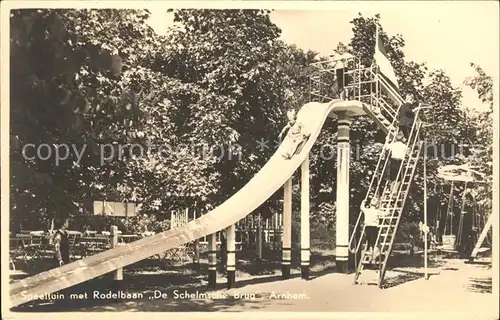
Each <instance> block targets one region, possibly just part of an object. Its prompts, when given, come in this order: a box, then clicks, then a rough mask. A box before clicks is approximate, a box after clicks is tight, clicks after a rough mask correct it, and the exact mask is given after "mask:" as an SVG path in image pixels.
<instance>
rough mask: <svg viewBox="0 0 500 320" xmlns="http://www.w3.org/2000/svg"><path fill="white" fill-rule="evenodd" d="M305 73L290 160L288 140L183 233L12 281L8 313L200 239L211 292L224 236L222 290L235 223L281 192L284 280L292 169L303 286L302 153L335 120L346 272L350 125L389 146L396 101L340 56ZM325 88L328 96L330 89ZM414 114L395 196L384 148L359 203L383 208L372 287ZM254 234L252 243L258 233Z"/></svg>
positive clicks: (396, 205)
mask: <svg viewBox="0 0 500 320" xmlns="http://www.w3.org/2000/svg"><path fill="white" fill-rule="evenodd" d="M312 67H313V68H314V69H315V70H313V72H312V74H311V91H310V96H311V100H312V101H311V102H309V103H307V104H305V105H304V106H303V107H302V108H301V109H300V110H299V112H298V113H297V122H300V123H301V124H302V128H301V133H303V134H306V135H307V136H308V139H307V140H306V141H305V142H304V143H303V145H302V146H301V148H300V150H298V151H297V152H296V153H295V154H294V155H292V157H291V158H289V159H285V158H284V157H283V156H282V155H283V154H284V153H285V152H287V151H289V150H291V146H292V145H291V144H292V143H294V141H292V139H291V138H290V136H289V135H288V136H287V137H285V139H284V140H283V142H282V143H281V144H280V146H279V147H278V149H277V150H276V152H275V153H274V154H273V156H272V157H271V158H270V159H269V161H268V162H267V163H266V164H265V165H264V166H263V167H262V168H261V170H260V171H259V172H258V173H257V174H256V175H255V176H254V177H253V178H252V179H251V180H250V181H249V182H248V183H247V184H246V185H245V186H244V187H243V188H242V189H240V190H239V191H238V192H236V193H235V194H234V195H233V196H231V197H230V198H229V199H228V200H227V201H225V202H224V203H223V204H221V205H220V206H219V207H217V208H215V209H214V210H212V211H210V212H208V213H206V214H204V215H201V216H200V217H199V218H197V219H195V220H193V221H190V222H188V223H187V224H185V225H183V226H177V227H174V228H172V229H171V230H168V231H165V232H162V233H158V234H156V235H153V236H150V237H148V238H143V239H141V240H138V241H135V242H131V243H128V244H127V245H124V246H119V247H117V248H114V249H111V250H108V251H104V252H101V253H98V254H95V255H93V256H90V257H88V258H85V259H82V260H78V261H75V262H72V263H69V264H67V265H64V266H62V267H59V268H55V269H52V270H49V271H47V272H43V273H40V274H38V275H35V276H32V277H29V278H26V279H23V280H20V281H17V282H14V283H12V285H11V288H10V297H11V303H12V304H13V306H16V305H20V304H22V303H25V302H27V301H28V300H27V298H26V297H36V296H41V295H44V294H48V293H52V292H56V291H59V290H62V289H65V288H68V287H71V286H74V285H76V284H79V283H82V282H85V281H87V280H90V279H92V278H96V277H98V276H101V275H103V274H106V273H108V272H111V271H114V270H117V269H119V268H123V267H124V266H127V265H130V264H133V263H135V262H137V261H140V260H143V259H146V258H148V257H150V256H152V255H155V254H158V253H161V252H165V251H167V250H170V249H172V248H176V247H179V246H181V245H184V244H186V243H189V242H192V241H195V240H197V239H200V238H203V237H208V246H209V275H208V278H209V285H210V286H212V287H213V286H214V285H215V264H216V262H215V250H216V245H217V241H216V233H217V232H218V231H220V230H224V229H225V234H226V239H227V278H228V287H229V288H230V287H232V286H233V284H234V282H235V268H236V259H235V248H236V246H235V242H236V236H235V229H236V228H235V224H236V223H237V222H238V221H240V220H241V219H243V218H245V217H246V216H248V215H250V214H252V213H253V212H254V211H255V210H256V209H257V208H258V207H259V206H260V205H262V203H264V202H265V201H266V200H267V199H268V198H269V197H270V196H272V195H273V194H274V193H275V192H276V191H278V190H279V189H281V188H282V187H283V189H284V201H283V219H282V221H283V227H282V229H283V236H282V246H283V247H282V250H283V252H282V269H283V277H284V278H287V277H288V276H289V274H290V261H291V221H292V219H291V213H292V197H291V188H292V177H293V174H294V173H295V171H296V170H298V169H299V167H300V170H301V176H300V179H301V181H300V186H301V190H300V192H301V205H300V209H301V210H300V215H301V216H300V221H301V227H300V238H301V240H300V243H301V255H300V260H301V262H300V265H301V275H302V278H303V279H308V278H309V263H310V262H309V257H310V247H309V245H310V239H309V238H310V235H309V232H310V230H309V210H310V208H309V152H310V150H311V148H312V146H313V144H314V142H315V141H316V139H317V138H318V135H319V133H320V131H321V128H322V127H323V124H324V122H325V121H326V119H327V118H335V119H337V125H338V131H337V137H338V138H337V197H336V201H337V202H336V219H337V220H336V254H335V259H336V268H337V270H338V271H339V272H342V273H346V272H347V269H348V268H347V267H348V264H347V262H348V256H349V249H351V251H352V252H354V253H358V251H359V249H360V244H361V243H362V242H363V238H364V236H365V234H364V228H363V229H362V231H361V238H360V239H359V242H356V237H355V236H354V235H355V234H356V230H355V231H354V232H353V237H351V240H349V198H350V195H349V190H350V189H349V164H350V156H349V154H350V145H349V130H350V119H351V117H356V116H369V117H370V118H371V119H373V120H374V121H375V122H376V123H377V125H378V126H379V127H380V129H381V130H382V131H383V132H385V133H386V134H388V135H389V139H388V140H387V141H392V140H394V138H395V132H396V130H395V129H396V127H397V126H396V125H395V124H396V121H397V118H398V117H397V116H398V111H399V107H400V106H401V105H402V103H403V99H402V98H401V96H400V95H399V93H398V92H397V90H396V89H395V88H394V87H393V85H391V84H390V82H389V81H388V80H387V79H386V78H385V77H384V76H383V75H382V74H381V72H380V70H379V68H378V67H377V66H375V65H374V66H370V67H364V66H362V64H361V63H360V61H359V59H358V58H356V57H352V56H343V57H341V58H340V59H336V58H333V59H327V60H325V61H321V62H319V63H317V64H313V66H312ZM332 88H336V89H335V90H332ZM419 112H420V109H418V110H417V112H416V116H415V121H414V123H413V126H412V129H411V133H410V137H409V139H408V142H407V147H408V150H409V151H408V152H407V154H406V157H405V159H404V160H403V161H402V163H401V165H400V168H399V170H398V175H397V182H399V187H398V188H397V190H396V192H394V193H390V192H389V186H388V184H387V183H386V182H385V179H384V173H385V172H386V170H387V168H388V163H389V157H390V153H389V151H388V149H387V148H386V147H384V148H383V150H382V151H381V154H380V157H379V160H378V163H377V167H376V169H375V172H374V173H373V174H372V179H371V183H370V187H369V191H368V192H367V195H366V199H365V200H369V199H370V198H372V197H373V196H374V195H378V194H382V195H383V197H382V203H383V209H384V210H386V211H387V212H388V215H387V216H385V217H384V218H383V219H381V220H380V228H379V233H378V237H377V243H376V246H377V247H379V248H380V257H379V260H378V262H376V263H375V265H376V266H378V267H379V278H378V284H379V286H381V285H382V282H383V279H384V275H385V271H386V269H387V265H388V259H389V256H390V255H391V252H392V248H393V245H394V240H395V235H396V233H397V230H398V226H399V222H400V220H401V216H402V213H403V208H404V204H405V201H406V198H407V195H408V190H409V186H410V184H411V183H412V180H413V176H414V172H415V167H416V163H417V160H418V158H419V155H420V150H421V148H422V140H421V138H420V130H421V127H422V122H421V121H420V119H419ZM386 146H387V144H386ZM368 202H369V201H366V203H368ZM360 221H361V215H360V216H359V218H358V220H357V222H356V229H358V228H360V227H361V223H360ZM260 226H261V224H260V223H259V224H258V225H257V229H260V228H261V227H260ZM257 235H258V236H259V237H260V235H261V232H260V230H259V231H258V232H257ZM258 243H260V242H258ZM350 244H352V245H351V246H350ZM367 256H368V255H367V254H366V251H362V252H361V258H360V261H359V262H360V263H359V267H358V268H357V271H356V275H355V279H356V280H357V279H358V277H359V275H360V273H361V272H362V271H363V269H364V267H365V266H367V265H368V264H371V263H369V262H367V259H366V258H367Z"/></svg>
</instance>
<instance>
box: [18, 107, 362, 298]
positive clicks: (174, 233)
mask: <svg viewBox="0 0 500 320" xmlns="http://www.w3.org/2000/svg"><path fill="white" fill-rule="evenodd" d="M337 111H347V112H348V113H350V114H352V115H361V114H365V111H364V109H363V105H362V103H361V102H359V101H343V100H334V101H332V102H329V103H317V102H311V103H308V104H306V105H304V106H303V107H302V108H301V109H300V111H299V112H298V113H297V121H300V122H301V123H302V124H303V132H304V133H309V134H310V136H309V139H308V140H307V142H306V143H305V144H304V145H303V146H302V149H301V150H300V152H299V153H297V154H295V155H294V156H293V157H292V158H291V159H288V160H287V159H285V158H284V157H283V156H282V154H283V153H284V152H285V151H286V150H288V148H289V147H290V142H291V141H289V140H288V139H285V140H284V141H283V143H282V144H281V145H280V146H279V147H278V150H277V151H276V152H275V153H274V155H273V156H272V157H271V159H270V160H269V161H268V162H267V163H266V164H265V165H264V166H263V167H262V169H261V170H260V171H259V172H258V173H257V174H256V175H255V176H254V177H253V178H252V179H251V180H250V181H249V182H248V183H247V184H246V185H245V186H244V187H243V188H242V189H240V190H239V191H238V192H236V193H235V194H234V195H233V196H232V197H231V198H229V199H228V200H227V201H225V202H224V203H222V204H221V205H220V206H218V207H217V208H215V209H214V210H212V211H210V212H208V213H207V214H205V215H203V216H202V217H200V218H198V219H196V220H193V221H191V222H190V223H189V224H187V225H185V226H183V227H179V228H173V229H171V230H168V231H165V232H162V233H159V234H156V235H154V236H151V237H147V238H143V239H140V240H138V241H135V242H132V243H129V244H126V245H123V246H120V247H118V248H114V249H111V250H107V251H104V252H101V253H98V254H95V255H93V256H90V257H88V258H85V259H82V260H77V261H75V262H72V263H69V264H67V265H64V266H62V267H59V268H54V269H51V270H48V271H45V272H42V273H40V274H37V275H34V276H31V277H28V278H25V279H23V280H20V281H16V282H13V283H12V284H11V287H10V298H11V304H12V307H14V306H18V305H20V304H23V303H25V302H28V301H31V300H35V299H37V297H40V296H43V295H45V294H50V293H53V292H57V291H59V290H62V289H65V288H69V287H71V286H74V285H76V284H79V283H82V282H85V281H88V280H90V279H93V278H96V277H99V276H101V275H103V274H106V273H109V272H111V271H113V270H116V269H118V268H122V267H125V266H127V265H130V264H133V263H135V262H137V261H140V260H144V259H146V258H148V257H150V256H152V255H155V254H158V253H161V252H164V251H166V250H170V249H172V248H175V247H178V246H180V245H183V244H185V243H188V242H191V241H194V240H196V239H199V238H201V237H204V236H206V235H210V234H212V233H214V232H217V231H219V230H222V229H225V228H227V227H228V226H230V225H232V224H234V223H236V222H237V221H239V220H241V219H243V218H244V217H245V216H247V215H248V214H250V213H252V212H253V211H254V210H255V209H257V208H258V207H259V206H260V205H261V204H262V203H264V202H265V201H266V200H267V199H268V198H269V197H270V196H271V195H273V194H274V193H275V192H276V191H277V190H278V189H280V188H281V187H282V186H283V184H284V183H285V182H286V181H287V180H288V179H289V178H290V177H291V176H292V175H293V173H294V172H295V171H296V170H297V169H298V168H299V167H300V165H301V164H302V162H303V161H304V160H305V159H306V157H307V155H308V154H309V152H310V150H311V148H312V146H313V145H314V142H315V141H316V139H317V137H318V135H319V133H320V131H321V128H322V127H323V124H324V122H325V120H326V118H327V117H329V116H330V117H335V115H334V114H333V113H332V112H337Z"/></svg>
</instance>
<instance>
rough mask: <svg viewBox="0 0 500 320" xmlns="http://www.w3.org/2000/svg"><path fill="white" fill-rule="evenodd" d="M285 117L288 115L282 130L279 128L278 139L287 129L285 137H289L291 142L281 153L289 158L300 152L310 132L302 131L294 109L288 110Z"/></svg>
mask: <svg viewBox="0 0 500 320" xmlns="http://www.w3.org/2000/svg"><path fill="white" fill-rule="evenodd" d="M287 117H288V123H287V125H286V126H285V127H284V128H283V130H281V133H280V135H279V139H280V140H282V137H283V135H284V134H285V132H286V131H287V130H288V133H287V135H286V137H287V138H288V139H290V140H291V142H290V147H289V148H288V150H287V151H285V152H284V153H283V158H285V159H291V158H292V157H293V155H294V154H296V153H297V152H300V150H301V148H302V146H303V145H304V143H305V142H306V141H307V139H308V138H309V135H310V134H309V133H302V131H303V126H302V124H301V123H300V122H298V121H297V114H296V113H295V110H293V109H292V110H289V111H288V112H287Z"/></svg>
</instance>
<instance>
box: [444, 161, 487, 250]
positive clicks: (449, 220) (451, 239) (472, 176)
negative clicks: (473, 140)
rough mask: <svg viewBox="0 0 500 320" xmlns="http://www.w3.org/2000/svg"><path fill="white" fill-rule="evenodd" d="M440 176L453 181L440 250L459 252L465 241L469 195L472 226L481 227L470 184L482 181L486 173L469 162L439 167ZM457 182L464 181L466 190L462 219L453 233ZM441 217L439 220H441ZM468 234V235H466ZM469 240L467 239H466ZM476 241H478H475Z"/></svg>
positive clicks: (462, 201)
mask: <svg viewBox="0 0 500 320" xmlns="http://www.w3.org/2000/svg"><path fill="white" fill-rule="evenodd" d="M438 177H439V178H441V179H443V180H445V181H451V185H450V195H449V197H448V206H447V210H446V217H445V226H444V232H443V236H442V239H443V240H442V246H439V247H438V250H440V251H445V252H451V253H455V252H458V249H459V247H460V246H461V245H462V244H463V241H464V232H463V228H464V219H465V217H466V215H467V210H466V202H467V196H469V197H470V198H471V200H472V205H471V207H472V212H471V213H470V214H471V217H470V218H471V227H472V228H476V229H479V225H478V223H479V222H480V220H481V213H480V212H479V211H478V204H477V201H476V197H475V194H474V192H473V191H471V189H470V186H471V185H472V184H473V183H478V182H480V181H481V178H482V177H484V174H482V173H480V172H478V171H476V170H473V169H472V168H471V167H470V166H469V165H468V164H463V165H448V166H444V167H441V168H438ZM456 182H464V183H465V184H464V190H463V192H462V200H461V207H460V220H459V224H458V227H457V232H456V234H453V229H454V224H453V218H454V215H455V214H454V210H453V208H454V206H455V204H454V192H455V183H456ZM440 220H441V219H439V220H438V221H440ZM465 236H466V235H465ZM465 240H467V239H465ZM474 242H476V241H474Z"/></svg>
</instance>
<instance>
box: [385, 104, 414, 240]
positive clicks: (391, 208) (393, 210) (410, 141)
mask: <svg viewBox="0 0 500 320" xmlns="http://www.w3.org/2000/svg"><path fill="white" fill-rule="evenodd" d="M419 112H420V109H418V110H417V112H416V114H415V121H414V123H413V126H412V130H411V132H410V136H409V137H408V147H409V148H408V149H410V150H411V152H413V151H414V149H415V145H416V144H417V142H418V140H419V139H418V134H419V131H420V127H421V126H420V124H421V123H420V121H418V120H419V119H418V115H419ZM417 126H418V128H416V127H417ZM415 129H416V131H415ZM414 132H415V135H413V133H414ZM412 138H413V139H412ZM410 145H411V147H410ZM403 167H404V169H403ZM409 167H410V159H408V161H406V164H405V165H404V163H403V164H402V165H401V166H400V168H399V170H398V174H397V176H396V181H399V180H400V178H401V172H402V171H404V172H405V173H404V176H403V177H404V178H405V177H406V174H407V173H408V170H409V169H410V168H409ZM404 178H403V179H404ZM403 185H404V184H403V183H401V184H400V185H399V186H398V190H396V191H397V193H396V198H395V199H394V205H392V203H393V201H390V202H389V206H388V209H389V212H390V217H391V218H390V220H389V221H391V222H392V220H393V218H394V214H395V213H396V212H398V211H399V209H397V208H398V206H397V203H398V202H399V201H402V200H400V196H401V193H402V189H403ZM407 191H408V190H407ZM390 200H392V199H390ZM399 218H400V215H399V216H398V221H399ZM384 221H385V220H384ZM381 230H382V228H380V229H379V234H378V236H377V243H379V241H380V236H381ZM388 237H389V232H387V233H386V234H385V235H384V237H383V243H382V246H385V245H386V244H387V238H388ZM391 241H392V240H391Z"/></svg>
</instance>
